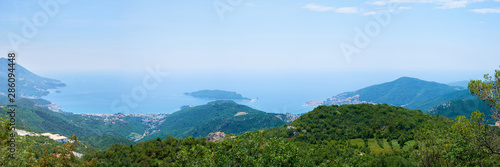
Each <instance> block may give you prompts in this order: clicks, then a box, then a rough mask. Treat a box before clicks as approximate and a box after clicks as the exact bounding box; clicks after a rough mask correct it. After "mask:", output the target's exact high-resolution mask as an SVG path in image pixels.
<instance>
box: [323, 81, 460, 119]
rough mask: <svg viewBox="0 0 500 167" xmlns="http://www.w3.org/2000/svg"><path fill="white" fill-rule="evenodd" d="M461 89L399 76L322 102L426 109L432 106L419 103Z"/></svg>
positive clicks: (327, 103)
mask: <svg viewBox="0 0 500 167" xmlns="http://www.w3.org/2000/svg"><path fill="white" fill-rule="evenodd" d="M463 89H464V88H463V87H458V86H449V85H446V84H441V83H437V82H429V81H424V80H420V79H417V78H410V77H401V78H399V79H397V80H394V81H391V82H386V83H382V84H378V85H373V86H369V87H366V88H363V89H360V90H357V91H353V92H345V93H341V94H339V95H337V96H334V97H332V98H329V99H327V100H326V101H324V102H323V104H325V105H334V104H335V105H341V104H360V103H371V104H390V105H395V106H403V107H408V108H409V109H416V110H424V111H426V110H425V109H426V108H427V109H430V108H431V107H433V106H431V107H426V106H422V105H424V104H421V103H424V102H425V101H427V100H428V99H432V98H436V97H440V96H443V95H447V94H450V93H454V92H457V91H460V90H463ZM447 101H449V100H448V99H446V101H445V102H447ZM438 104H441V103H438ZM438 104H436V105H438Z"/></svg>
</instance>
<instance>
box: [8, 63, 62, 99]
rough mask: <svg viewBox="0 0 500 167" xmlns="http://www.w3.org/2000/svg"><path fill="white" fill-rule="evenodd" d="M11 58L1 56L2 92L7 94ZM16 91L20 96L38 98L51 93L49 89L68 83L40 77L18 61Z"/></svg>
mask: <svg viewBox="0 0 500 167" xmlns="http://www.w3.org/2000/svg"><path fill="white" fill-rule="evenodd" d="M9 63H10V62H9V60H8V59H6V58H3V57H2V58H0V94H2V95H5V94H7V79H8V77H7V74H8V69H9V66H8V64H9ZM15 67H16V68H15V75H16V76H15V78H16V93H17V94H18V95H19V96H20V97H26V98H38V97H41V96H46V95H48V94H49V91H48V89H56V88H58V87H64V86H66V84H64V83H62V82H61V81H59V80H56V79H50V78H45V77H40V76H38V75H36V74H34V73H32V72H31V71H29V70H27V69H26V68H24V67H23V66H22V65H20V64H18V63H16V66H15Z"/></svg>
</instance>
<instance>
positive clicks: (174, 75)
mask: <svg viewBox="0 0 500 167" xmlns="http://www.w3.org/2000/svg"><path fill="white" fill-rule="evenodd" d="M483 74H484V73H482V71H476V72H468V73H464V72H448V73H444V74H443V73H437V74H436V73H435V72H421V71H406V72H405V71H398V72H394V71H346V70H344V71H267V72H266V71H260V72H253V71H246V72H234V71H175V72H168V75H166V76H163V77H159V79H158V76H153V75H152V74H151V73H150V72H148V71H147V70H144V71H140V72H116V71H115V72H101V71H92V72H85V71H78V72H45V73H42V75H41V76H44V77H48V78H54V79H58V80H61V81H62V82H63V83H65V84H66V85H67V86H66V87H62V88H58V89H53V90H50V91H51V93H50V94H49V95H48V96H45V97H42V98H43V99H46V100H49V101H51V102H52V103H54V104H55V105H57V106H58V107H60V108H61V110H62V111H64V112H72V113H87V114H115V113H124V114H130V113H136V114H146V113H173V112H176V111H179V110H180V107H182V106H185V105H190V106H197V105H203V104H207V103H208V102H211V101H214V99H200V98H194V97H191V96H187V95H184V93H185V92H194V91H198V90H204V89H218V90H225V91H234V92H236V93H239V94H241V95H242V96H244V97H248V98H251V99H256V100H255V101H253V102H252V101H240V100H236V101H235V102H237V103H239V104H242V105H246V106H249V107H252V108H254V109H257V110H261V111H264V112H268V113H292V114H301V113H306V112H308V111H311V110H313V109H314V108H315V107H316V106H308V105H306V102H307V101H313V102H322V101H324V100H326V99H327V98H329V97H332V96H335V95H337V94H339V93H343V92H347V91H355V90H358V89H361V88H364V87H367V86H370V85H374V84H380V83H384V82H389V81H393V80H396V79H398V78H399V77H403V76H409V77H416V78H420V79H423V80H429V81H437V82H442V83H448V82H454V81H462V80H468V79H471V78H472V77H475V78H478V77H477V76H482V75H483ZM155 77H157V78H155ZM145 81H146V84H145Z"/></svg>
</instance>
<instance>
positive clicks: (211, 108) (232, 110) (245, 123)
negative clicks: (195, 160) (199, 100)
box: [146, 100, 285, 139]
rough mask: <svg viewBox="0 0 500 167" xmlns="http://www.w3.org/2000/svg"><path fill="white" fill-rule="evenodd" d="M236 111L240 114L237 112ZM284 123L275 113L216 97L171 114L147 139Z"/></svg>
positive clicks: (255, 128) (257, 127)
mask: <svg viewBox="0 0 500 167" xmlns="http://www.w3.org/2000/svg"><path fill="white" fill-rule="evenodd" d="M238 113H240V114H241V115H237V114H238ZM284 124H285V122H284V121H282V120H281V119H279V118H277V117H276V114H270V113H265V112H262V111H259V110H255V109H252V108H250V107H248V106H244V105H240V104H237V103H235V102H233V101H225V100H218V101H214V102H210V103H208V104H206V105H201V106H196V107H191V108H186V109H184V110H181V111H178V112H175V113H172V114H171V115H169V116H168V117H167V119H165V122H163V123H162V124H161V125H159V126H158V127H157V128H156V129H159V130H161V131H160V132H158V133H155V134H153V135H150V136H148V137H147V138H146V139H156V138H157V137H161V138H164V137H166V136H168V135H173V136H174V137H177V138H183V137H187V136H193V137H195V138H200V137H205V136H207V135H208V134H209V133H210V132H213V131H223V132H225V133H232V134H236V135H239V134H242V133H244V132H247V131H253V130H259V129H265V128H270V127H276V126H282V125H284Z"/></svg>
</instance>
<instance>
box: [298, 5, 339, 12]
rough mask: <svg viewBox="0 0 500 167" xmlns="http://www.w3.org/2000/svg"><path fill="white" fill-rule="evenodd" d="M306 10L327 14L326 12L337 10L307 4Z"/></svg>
mask: <svg viewBox="0 0 500 167" xmlns="http://www.w3.org/2000/svg"><path fill="white" fill-rule="evenodd" d="M304 8H306V9H309V10H312V11H317V12H325V11H330V10H334V9H335V8H334V7H329V6H322V5H316V4H314V3H310V4H307V5H305V6H304Z"/></svg>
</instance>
